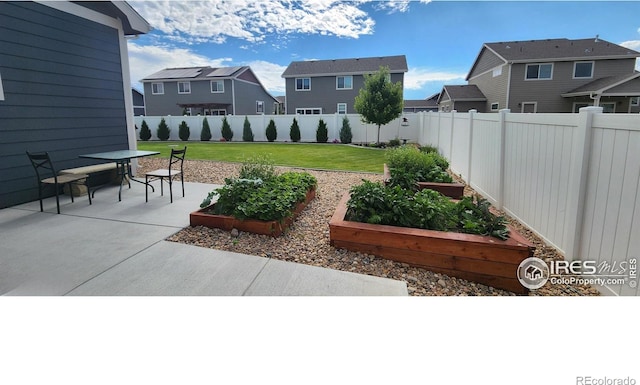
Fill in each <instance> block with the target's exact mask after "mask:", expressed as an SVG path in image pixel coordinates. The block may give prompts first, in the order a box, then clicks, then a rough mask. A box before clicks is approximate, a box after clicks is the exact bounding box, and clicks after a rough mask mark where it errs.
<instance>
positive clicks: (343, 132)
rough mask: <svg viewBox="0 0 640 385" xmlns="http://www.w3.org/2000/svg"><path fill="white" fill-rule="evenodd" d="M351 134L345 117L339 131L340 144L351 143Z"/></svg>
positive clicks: (347, 119)
mask: <svg viewBox="0 0 640 385" xmlns="http://www.w3.org/2000/svg"><path fill="white" fill-rule="evenodd" d="M352 139H353V134H352V133H351V125H350V124H349V118H347V117H346V116H345V117H344V118H342V128H341V129H340V142H342V143H344V144H349V143H351V140H352Z"/></svg>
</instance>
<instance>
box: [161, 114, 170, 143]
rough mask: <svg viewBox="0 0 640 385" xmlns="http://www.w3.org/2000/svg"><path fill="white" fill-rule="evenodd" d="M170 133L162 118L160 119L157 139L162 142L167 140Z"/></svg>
mask: <svg viewBox="0 0 640 385" xmlns="http://www.w3.org/2000/svg"><path fill="white" fill-rule="evenodd" d="M170 131H171V130H170V129H169V126H168V125H167V122H166V121H165V120H164V118H162V119H160V124H158V139H160V140H163V141H167V140H169V134H170Z"/></svg>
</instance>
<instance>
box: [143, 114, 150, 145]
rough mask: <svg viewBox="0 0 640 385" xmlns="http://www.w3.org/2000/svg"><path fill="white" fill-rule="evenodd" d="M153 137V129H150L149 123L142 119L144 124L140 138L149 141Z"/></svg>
mask: <svg viewBox="0 0 640 385" xmlns="http://www.w3.org/2000/svg"><path fill="white" fill-rule="evenodd" d="M149 139H151V130H150V129H149V125H148V124H147V122H145V121H144V119H143V120H142V126H141V127H140V140H143V141H145V142H146V141H147V140H149Z"/></svg>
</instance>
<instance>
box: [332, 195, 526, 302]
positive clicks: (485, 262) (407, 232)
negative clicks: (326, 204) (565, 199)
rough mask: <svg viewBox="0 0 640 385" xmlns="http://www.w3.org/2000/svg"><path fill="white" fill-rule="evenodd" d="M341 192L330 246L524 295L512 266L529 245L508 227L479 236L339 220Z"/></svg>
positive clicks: (343, 206)
mask: <svg viewBox="0 0 640 385" xmlns="http://www.w3.org/2000/svg"><path fill="white" fill-rule="evenodd" d="M348 201H349V194H348V193H347V194H345V195H344V196H343V197H342V200H341V201H340V203H339V204H338V207H337V209H336V211H335V213H334V214H333V217H332V218H331V222H330V223H329V234H330V236H329V237H330V242H331V245H332V246H334V247H336V248H342V249H347V250H351V251H359V252H362V253H367V254H372V255H376V256H379V257H382V258H386V259H390V260H393V261H397V262H403V263H408V264H410V265H413V266H417V267H422V268H425V269H427V270H431V271H434V272H438V273H442V274H446V275H449V276H453V277H458V278H462V279H466V280H468V281H474V282H478V283H482V284H484V285H488V286H493V287H496V288H499V289H504V290H508V291H511V292H514V293H517V294H526V293H528V289H526V288H525V287H524V286H522V285H521V284H520V282H519V281H518V277H517V269H518V265H519V264H520V262H522V261H523V260H524V259H526V258H529V257H532V256H533V251H534V247H533V245H532V244H531V243H530V242H529V241H527V240H526V239H525V238H524V237H523V236H522V235H520V234H518V233H517V232H516V231H515V230H514V229H513V228H511V227H509V230H510V238H509V239H508V240H506V241H503V240H500V239H497V238H493V237H489V236H481V235H473V234H462V233H453V232H444V231H433V230H422V229H412V228H407V227H396V226H387V225H373V224H368V223H360V222H352V221H345V220H344V218H345V215H346V213H347V202H348Z"/></svg>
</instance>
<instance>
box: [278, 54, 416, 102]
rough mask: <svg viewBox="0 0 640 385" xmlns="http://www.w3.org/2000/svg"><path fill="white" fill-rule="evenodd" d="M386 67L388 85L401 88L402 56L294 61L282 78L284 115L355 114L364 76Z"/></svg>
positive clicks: (403, 70)
mask: <svg viewBox="0 0 640 385" xmlns="http://www.w3.org/2000/svg"><path fill="white" fill-rule="evenodd" d="M380 67H388V68H389V72H390V75H391V82H392V83H396V82H400V83H401V84H404V74H405V72H407V71H408V68H407V59H406V57H405V56H404V55H398V56H382V57H366V58H353V59H333V60H308V61H294V62H291V64H289V66H288V67H287V69H286V70H285V71H284V73H283V74H282V77H283V78H284V79H285V83H286V91H285V92H286V108H285V110H286V113H287V114H334V113H340V114H354V113H356V111H355V109H354V108H353V105H354V101H355V97H356V96H357V95H358V93H359V92H360V89H361V88H362V87H363V86H364V75H365V74H372V73H374V72H377V71H378V70H379V69H380Z"/></svg>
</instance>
